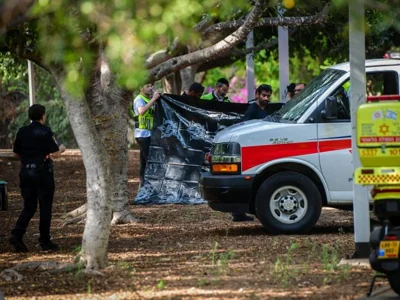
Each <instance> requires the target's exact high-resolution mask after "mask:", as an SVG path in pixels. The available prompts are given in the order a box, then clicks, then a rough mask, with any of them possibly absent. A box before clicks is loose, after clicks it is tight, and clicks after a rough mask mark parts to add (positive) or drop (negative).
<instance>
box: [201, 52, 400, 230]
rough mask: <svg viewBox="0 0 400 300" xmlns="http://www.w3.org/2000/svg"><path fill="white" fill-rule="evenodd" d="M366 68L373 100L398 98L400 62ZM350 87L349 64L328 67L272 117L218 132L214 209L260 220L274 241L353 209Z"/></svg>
mask: <svg viewBox="0 0 400 300" xmlns="http://www.w3.org/2000/svg"><path fill="white" fill-rule="evenodd" d="M365 66H366V73H367V74H366V79H367V80H366V82H367V87H366V88H367V94H368V95H392V94H396V95H398V94H399V72H400V61H399V60H394V59H376V60H369V61H366V65H365ZM349 80H350V66H349V63H343V64H339V65H336V66H333V67H330V68H328V69H326V70H324V71H323V72H321V74H320V75H319V76H317V77H316V78H314V79H313V80H312V81H311V82H310V83H309V84H308V85H307V86H306V88H305V89H304V90H303V91H302V92H301V93H300V94H298V95H297V96H296V97H295V99H293V100H291V101H290V102H288V103H287V104H286V105H285V106H284V107H282V109H281V110H279V111H278V112H277V113H276V114H274V115H273V116H272V117H267V119H265V120H252V121H247V122H242V123H239V124H236V125H234V126H231V127H228V128H226V129H224V130H223V131H221V132H219V133H218V134H217V135H216V137H215V139H214V142H213V147H212V151H211V168H210V171H211V172H209V173H204V174H203V175H202V177H201V181H200V185H201V192H202V196H203V198H204V199H205V200H206V201H208V204H209V206H210V207H211V208H212V209H214V210H218V211H222V212H248V213H252V214H255V215H256V216H257V218H258V219H259V220H260V221H261V223H262V224H263V226H264V227H265V228H266V229H267V230H268V231H270V232H272V233H302V232H306V231H308V230H310V229H311V228H312V227H313V226H314V225H315V223H316V222H317V221H318V219H319V216H320V214H321V208H322V206H330V207H338V208H349V207H351V204H352V181H353V174H352V172H353V167H352V154H351V123H350V105H349V98H348V89H349ZM399 117H400V116H399ZM399 126H400V123H399Z"/></svg>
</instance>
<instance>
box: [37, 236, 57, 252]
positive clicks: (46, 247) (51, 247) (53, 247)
mask: <svg viewBox="0 0 400 300" xmlns="http://www.w3.org/2000/svg"><path fill="white" fill-rule="evenodd" d="M39 243H40V248H41V249H42V251H57V250H60V247H59V246H58V245H57V244H54V243H53V242H52V241H51V240H47V241H42V240H41V239H39Z"/></svg>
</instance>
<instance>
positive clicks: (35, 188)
mask: <svg viewBox="0 0 400 300" xmlns="http://www.w3.org/2000/svg"><path fill="white" fill-rule="evenodd" d="M28 114H29V118H30V119H31V120H32V123H31V124H30V125H29V126H26V127H22V128H20V129H19V131H18V133H17V137H16V139H15V143H14V149H13V152H14V155H15V157H17V158H19V159H20V160H21V171H20V173H19V178H20V188H21V195H22V198H23V199H24V208H23V210H22V212H21V214H20V216H19V218H18V220H17V223H16V225H15V228H14V229H13V231H12V232H11V237H10V239H9V242H10V244H11V245H12V246H13V247H14V250H15V251H16V252H28V247H27V246H26V245H25V244H24V242H23V239H22V238H23V236H24V234H25V233H26V229H27V227H28V225H29V222H30V220H31V219H32V217H33V216H34V215H35V213H36V209H37V202H38V200H39V205H40V223H39V231H40V237H39V243H40V247H41V249H42V250H43V251H47V250H58V249H59V246H58V245H56V244H55V243H53V241H52V240H51V236H50V226H51V215H52V207H53V197H54V189H55V186H54V172H53V161H52V159H51V156H58V155H60V154H61V153H63V152H64V151H65V149H66V148H65V146H64V145H60V146H58V145H57V143H56V142H55V139H54V137H53V133H52V131H51V129H50V128H49V127H46V126H44V123H45V121H46V109H45V107H44V106H43V105H40V104H34V105H32V106H31V107H30V108H29V111H28Z"/></svg>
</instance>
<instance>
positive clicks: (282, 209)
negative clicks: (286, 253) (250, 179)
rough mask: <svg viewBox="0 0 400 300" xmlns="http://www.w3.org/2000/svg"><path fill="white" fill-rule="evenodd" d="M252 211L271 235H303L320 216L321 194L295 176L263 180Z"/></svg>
mask: <svg viewBox="0 0 400 300" xmlns="http://www.w3.org/2000/svg"><path fill="white" fill-rule="evenodd" d="M255 208H256V213H257V217H258V219H259V220H260V222H261V223H262V225H263V226H264V228H265V229H266V230H267V231H269V232H271V233H274V234H281V233H285V234H288V233H305V232H307V231H309V230H310V229H311V228H313V226H314V225H315V223H317V221H318V219H319V216H320V215H321V209H322V200H321V194H320V192H319V190H318V188H317V186H316V185H315V184H314V182H313V181H312V180H311V179H310V178H308V177H307V176H305V175H303V174H300V173H297V172H291V171H286V172H280V173H277V174H275V175H272V176H271V177H269V178H267V179H266V180H265V181H264V182H263V183H262V185H261V186H260V188H259V189H258V191H257V195H256V202H255Z"/></svg>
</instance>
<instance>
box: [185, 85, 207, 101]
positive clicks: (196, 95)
mask: <svg viewBox="0 0 400 300" xmlns="http://www.w3.org/2000/svg"><path fill="white" fill-rule="evenodd" d="M203 93H204V86H202V85H201V83H198V82H193V84H192V85H191V86H190V87H189V91H188V92H187V93H186V92H183V94H182V96H185V97H192V98H193V99H195V100H200V99H201V95H203Z"/></svg>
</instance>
